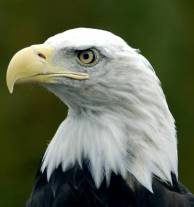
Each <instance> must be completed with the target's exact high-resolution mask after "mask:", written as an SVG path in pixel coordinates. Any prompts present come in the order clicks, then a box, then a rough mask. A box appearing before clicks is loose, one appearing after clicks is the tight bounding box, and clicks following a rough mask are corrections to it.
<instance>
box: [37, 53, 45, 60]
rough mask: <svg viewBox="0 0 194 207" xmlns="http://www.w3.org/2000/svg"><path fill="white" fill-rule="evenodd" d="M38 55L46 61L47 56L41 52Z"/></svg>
mask: <svg viewBox="0 0 194 207" xmlns="http://www.w3.org/2000/svg"><path fill="white" fill-rule="evenodd" d="M37 55H38V56H39V57H40V58H42V59H44V60H46V56H45V55H44V54H43V53H41V52H39V53H38V54H37Z"/></svg>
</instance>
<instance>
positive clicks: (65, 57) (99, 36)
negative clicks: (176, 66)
mask: <svg viewBox="0 0 194 207" xmlns="http://www.w3.org/2000/svg"><path fill="white" fill-rule="evenodd" d="M45 44H49V45H51V46H52V47H54V48H55V53H54V55H53V60H52V61H53V62H54V63H55V64H59V65H65V66H66V67H68V68H70V69H71V70H76V71H81V72H83V71H84V72H87V73H88V74H89V76H90V78H89V79H88V80H83V81H75V80H71V79H64V80H59V83H58V84H53V85H48V86H46V87H47V88H48V89H49V90H50V91H52V92H53V93H55V94H56V95H57V96H58V97H59V98H60V99H61V100H62V101H63V102H65V103H66V104H67V105H68V107H69V112H68V116H67V118H66V119H65V120H64V121H63V122H62V124H61V125H60V127H59V129H58V130H57V132H56V134H55V136H54V138H53V139H52V140H51V142H50V144H49V146H48V148H47V150H46V153H45V156H44V159H43V164H42V171H44V170H47V175H48V179H49V178H50V176H51V174H52V172H53V171H54V170H55V169H56V168H57V167H58V166H59V165H60V164H61V165H62V168H63V170H64V171H65V170H66V169H67V168H68V167H69V166H71V165H73V164H74V163H76V162H78V163H79V164H80V166H81V164H82V160H83V159H88V160H89V161H90V170H91V174H92V176H93V179H94V181H95V183H96V186H97V187H99V186H100V184H101V182H102V180H103V178H104V177H105V178H106V180H107V182H108V181H109V179H110V174H111V172H114V173H117V174H121V175H122V176H123V178H124V179H127V177H128V176H129V175H130V174H132V175H133V176H134V177H135V178H136V179H137V180H138V181H139V182H140V183H141V184H142V185H144V186H145V187H146V188H147V189H149V190H150V191H152V177H153V175H156V176H158V177H159V178H160V179H162V180H164V181H168V182H171V172H173V173H175V174H176V175H177V143H176V130H175V125H174V119H173V117H172V115H171V113H170V111H169V109H168V105H167V103H166V99H165V96H164V94H163V91H162V89H161V86H160V82H159V80H158V78H157V76H156V74H155V72H154V70H153V69H152V67H151V65H150V64H149V62H148V61H147V60H146V59H145V58H144V57H143V56H142V55H140V54H139V53H138V52H137V51H136V50H134V49H132V48H131V47H130V46H128V45H127V44H126V43H125V42H124V41H123V40H122V39H121V38H119V37H118V36H115V35H113V34H112V33H110V32H106V31H102V30H96V29H86V28H78V29H73V30H68V31H65V32H63V33H61V34H58V35H55V36H54V37H51V38H49V39H48V40H47V41H46V43H45ZM89 48H95V49H96V50H98V51H99V53H100V56H101V59H100V60H99V62H98V63H96V64H95V65H94V66H92V67H84V66H81V65H79V64H78V63H77V62H76V61H75V54H74V53H73V52H72V51H75V50H83V49H89Z"/></svg>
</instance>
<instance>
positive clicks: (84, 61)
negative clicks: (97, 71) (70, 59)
mask: <svg viewBox="0 0 194 207" xmlns="http://www.w3.org/2000/svg"><path fill="white" fill-rule="evenodd" d="M98 57H99V55H98V52H97V51H96V50H95V49H87V50H80V51H78V52H77V58H78V62H79V63H80V64H81V65H85V66H92V65H94V64H96V63H97V61H98Z"/></svg>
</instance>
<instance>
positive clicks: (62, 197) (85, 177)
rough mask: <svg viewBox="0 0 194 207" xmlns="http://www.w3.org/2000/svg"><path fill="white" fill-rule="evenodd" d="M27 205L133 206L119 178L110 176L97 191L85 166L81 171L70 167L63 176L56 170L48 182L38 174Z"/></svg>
mask: <svg viewBox="0 0 194 207" xmlns="http://www.w3.org/2000/svg"><path fill="white" fill-rule="evenodd" d="M28 203H29V204H28V206H30V207H31V206H33V207H36V206H46V207H47V206H48V207H50V206H52V207H62V206H63V207H64V206H67V207H72V206H77V207H82V206H84V207H101V206H107V207H109V206H110V207H119V206H121V207H122V206H123V207H125V206H128V207H130V206H136V204H135V203H136V201H135V194H134V192H133V191H132V190H131V189H130V188H129V187H128V185H127V184H126V182H125V181H124V180H123V179H122V177H121V176H118V175H112V176H111V180H110V184H109V185H107V184H106V182H105V181H103V183H102V185H101V187H100V188H98V189H97V188H96V186H95V183H94V181H93V179H92V177H91V174H90V172H89V170H88V167H87V166H86V164H84V165H83V168H82V169H81V168H80V167H79V165H74V166H73V167H72V168H69V169H68V170H67V171H66V172H63V171H62V169H61V167H59V168H57V169H56V170H55V171H54V172H53V174H52V176H51V178H50V180H49V182H48V181H47V178H46V173H43V174H42V173H41V172H39V173H38V175H37V177H36V182H35V186H34V189H33V192H32V195H31V198H30V199H29V202H28ZM36 203H37V204H36ZM30 204H31V205H30Z"/></svg>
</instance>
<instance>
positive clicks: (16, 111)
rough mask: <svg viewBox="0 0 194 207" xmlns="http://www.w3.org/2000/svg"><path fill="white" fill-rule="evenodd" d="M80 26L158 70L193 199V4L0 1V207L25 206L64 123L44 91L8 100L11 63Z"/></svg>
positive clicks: (22, 90) (18, 93)
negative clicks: (106, 34)
mask: <svg viewBox="0 0 194 207" xmlns="http://www.w3.org/2000/svg"><path fill="white" fill-rule="evenodd" d="M80 26H84V27H94V28H102V29H106V30H110V31H112V32H114V33H116V34H118V35H119V36H121V37H123V38H124V39H125V40H126V41H127V42H128V43H129V44H130V45H131V46H132V47H135V48H139V49H140V50H141V52H142V53H143V55H144V56H146V57H147V58H148V60H149V61H150V62H151V63H152V65H153V67H154V68H155V70H156V73H157V74H158V76H159V78H160V80H161V81H162V85H163V89H164V91H165V94H166V96H167V100H168V103H169V107H170V109H171V111H172V113H173V115H174V117H175V119H176V123H177V129H178V140H179V145H178V148H179V176H180V180H181V181H182V182H183V183H184V184H185V185H187V187H189V188H190V190H192V191H193V192H194V178H193V175H194V166H193V163H194V150H193V149H194V124H193V120H194V1H193V0H190V1H188V0H182V1H181V0H163V1H161V0H135V1H134V0H133V1H131V0H120V1H113V0H112V1H111V0H96V1H92V0H77V1H76V0H72V1H70V0H69V1H66V0H63V1H57V0H52V1H48V0H47V1H45V0H41V1H40V0H39V1H37V0H33V1H28V0H12V1H11V0H0V206H5V207H9V206H10V207H11V206H14V207H21V206H24V203H25V201H26V199H27V197H28V196H29V193H30V191H31V186H32V182H33V178H34V174H35V171H36V168H37V163H38V160H39V159H40V157H41V155H42V153H43V151H44V150H45V148H46V146H47V144H48V142H49V140H50V139H51V138H52V136H53V134H54V133H55V131H56V129H57V127H58V125H59V123H60V122H61V121H62V120H63V119H64V118H65V115H66V107H65V106H64V105H63V104H62V103H61V102H60V101H59V100H57V98H55V97H54V96H53V95H52V94H50V93H48V92H47V91H45V90H44V89H41V88H36V87H35V88H34V87H33V86H28V85H22V86H18V87H16V89H17V90H15V93H14V95H13V96H10V94H9V93H8V90H7V88H6V84H5V73H6V67H7V65H8V62H9V60H10V58H11V57H12V55H13V54H14V53H15V52H16V51H17V50H19V49H21V48H23V47H25V46H28V45H31V44H37V43H42V42H43V41H44V40H45V39H47V38H48V37H50V36H52V35H54V34H56V33H59V32H62V31H64V30H66V29H70V28H74V27H80ZM153 156H154V155H153Z"/></svg>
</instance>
